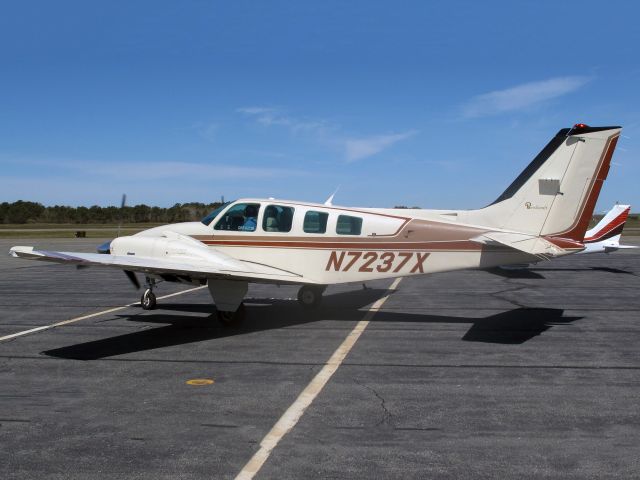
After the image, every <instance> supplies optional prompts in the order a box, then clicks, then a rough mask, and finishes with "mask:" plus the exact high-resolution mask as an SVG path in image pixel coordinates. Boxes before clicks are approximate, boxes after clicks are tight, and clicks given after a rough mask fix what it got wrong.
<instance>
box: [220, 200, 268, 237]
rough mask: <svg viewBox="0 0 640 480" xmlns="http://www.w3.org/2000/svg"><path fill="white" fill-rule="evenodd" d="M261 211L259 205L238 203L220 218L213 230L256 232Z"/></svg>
mask: <svg viewBox="0 0 640 480" xmlns="http://www.w3.org/2000/svg"><path fill="white" fill-rule="evenodd" d="M259 210H260V204H259V203H238V204H236V205H234V206H232V207H231V208H230V209H229V210H227V211H226V212H225V214H224V215H222V217H220V220H218V221H217V222H216V226H215V227H213V229H214V230H232V231H237V232H254V231H255V229H256V225H257V222H258V211H259Z"/></svg>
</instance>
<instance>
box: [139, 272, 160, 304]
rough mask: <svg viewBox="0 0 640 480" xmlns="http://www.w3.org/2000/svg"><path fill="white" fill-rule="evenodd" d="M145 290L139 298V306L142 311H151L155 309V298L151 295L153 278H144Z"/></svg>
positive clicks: (154, 283) (153, 283)
mask: <svg viewBox="0 0 640 480" xmlns="http://www.w3.org/2000/svg"><path fill="white" fill-rule="evenodd" d="M145 280H146V281H145V284H144V286H145V290H144V293H143V294H142V297H140V305H141V306H142V309H143V310H153V309H155V308H156V296H155V295H154V293H153V287H155V286H156V282H155V280H154V279H153V278H150V277H146V279H145Z"/></svg>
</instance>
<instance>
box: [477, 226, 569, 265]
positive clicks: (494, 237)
mask: <svg viewBox="0 0 640 480" xmlns="http://www.w3.org/2000/svg"><path fill="white" fill-rule="evenodd" d="M471 241H472V242H476V243H480V244H483V245H494V246H502V247H509V248H512V249H514V250H518V251H520V252H523V253H528V254H529V255H534V256H536V257H538V258H540V259H543V260H547V259H550V258H554V257H558V256H560V255H565V254H566V253H567V252H566V250H565V249H563V248H561V247H559V246H558V245H555V244H553V243H551V242H549V241H548V240H545V239H544V238H542V237H538V236H536V235H529V234H526V233H514V232H485V233H483V234H482V235H478V236H477V237H474V238H472V239H471Z"/></svg>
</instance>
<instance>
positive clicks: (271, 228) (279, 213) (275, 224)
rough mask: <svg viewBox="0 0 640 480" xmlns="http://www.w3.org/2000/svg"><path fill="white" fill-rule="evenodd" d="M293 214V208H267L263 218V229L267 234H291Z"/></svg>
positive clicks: (279, 206)
mask: <svg viewBox="0 0 640 480" xmlns="http://www.w3.org/2000/svg"><path fill="white" fill-rule="evenodd" d="M293 212H294V209H293V208H292V207H284V206H282V205H269V206H267V207H266V208H265V209H264V217H263V218H262V229H263V230H264V231H265V232H281V233H286V232H290V231H291V223H292V221H293Z"/></svg>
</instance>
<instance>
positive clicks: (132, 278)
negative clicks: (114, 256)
mask: <svg viewBox="0 0 640 480" xmlns="http://www.w3.org/2000/svg"><path fill="white" fill-rule="evenodd" d="M123 272H124V273H125V275H126V276H127V278H128V279H129V280H130V281H131V283H133V286H134V287H136V289H137V290H140V282H139V281H138V277H136V274H135V273H133V272H132V271H131V270H123Z"/></svg>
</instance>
